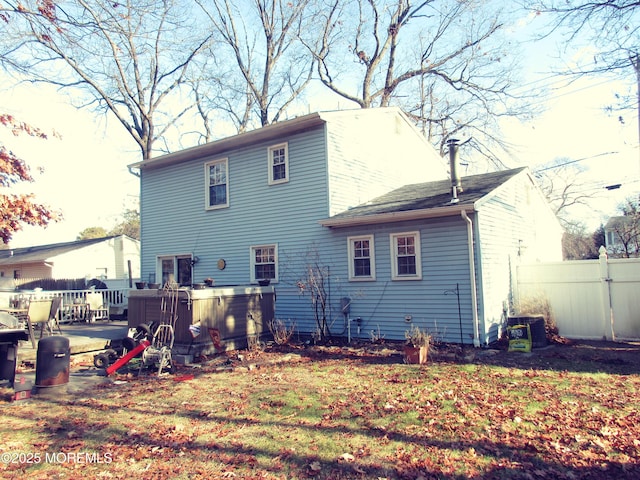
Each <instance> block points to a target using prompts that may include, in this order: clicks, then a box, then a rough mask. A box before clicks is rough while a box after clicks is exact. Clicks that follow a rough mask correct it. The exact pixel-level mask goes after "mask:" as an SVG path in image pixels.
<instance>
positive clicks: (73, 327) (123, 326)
mask: <svg viewBox="0 0 640 480" xmlns="http://www.w3.org/2000/svg"><path fill="white" fill-rule="evenodd" d="M60 329H61V330H62V336H63V337H66V338H68V339H69V348H70V349H71V355H76V354H80V353H87V352H95V351H98V350H104V347H105V345H106V343H107V342H108V341H109V340H114V339H118V338H124V337H126V336H127V331H128V328H127V321H126V320H117V321H109V322H107V321H97V322H94V323H84V322H83V323H72V324H62V325H60ZM36 335H37V334H36ZM37 351H38V341H36V348H33V347H32V346H31V341H26V342H21V345H20V346H19V347H18V364H20V363H35V361H36V357H37Z"/></svg>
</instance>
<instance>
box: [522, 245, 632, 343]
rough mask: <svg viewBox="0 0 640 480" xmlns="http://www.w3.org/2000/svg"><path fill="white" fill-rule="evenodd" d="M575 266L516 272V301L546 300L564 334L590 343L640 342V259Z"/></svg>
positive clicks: (534, 267)
mask: <svg viewBox="0 0 640 480" xmlns="http://www.w3.org/2000/svg"><path fill="white" fill-rule="evenodd" d="M600 253H601V255H600V259H599V260H572V261H565V262H552V263H539V264H531V265H520V266H518V267H517V287H516V291H515V292H514V293H515V297H516V299H518V298H519V299H523V298H527V297H536V296H543V297H546V299H547V300H548V301H549V303H550V304H551V309H552V311H553V315H554V317H555V320H556V323H557V325H558V331H559V334H560V335H562V336H564V337H567V338H574V339H586V340H603V339H605V340H639V339H640V259H639V258H619V259H608V258H607V255H606V253H605V251H604V249H601V251H600Z"/></svg>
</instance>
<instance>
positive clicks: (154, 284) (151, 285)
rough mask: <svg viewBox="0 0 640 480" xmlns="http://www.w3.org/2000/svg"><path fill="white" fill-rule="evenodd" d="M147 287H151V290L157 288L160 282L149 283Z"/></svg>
mask: <svg viewBox="0 0 640 480" xmlns="http://www.w3.org/2000/svg"><path fill="white" fill-rule="evenodd" d="M149 288H150V289H152V290H153V289H156V290H157V289H158V288H160V284H159V283H150V284H149Z"/></svg>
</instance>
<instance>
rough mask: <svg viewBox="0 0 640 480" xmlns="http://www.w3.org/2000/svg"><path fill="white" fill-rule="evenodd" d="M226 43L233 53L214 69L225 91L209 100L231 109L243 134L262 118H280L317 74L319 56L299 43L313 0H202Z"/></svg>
mask: <svg viewBox="0 0 640 480" xmlns="http://www.w3.org/2000/svg"><path fill="white" fill-rule="evenodd" d="M196 1H197V3H198V4H199V5H200V6H201V7H202V10H203V11H204V12H205V13H206V16H207V18H208V19H209V21H210V23H211V25H212V27H213V30H214V32H215V33H216V35H217V36H219V40H220V44H219V45H217V46H216V52H217V53H220V52H222V51H224V50H222V46H225V47H226V51H228V52H229V53H230V54H231V58H233V59H234V62H233V63H235V67H233V66H231V65H230V64H228V63H226V64H225V65H224V67H223V69H222V71H220V70H216V71H215V72H214V74H215V75H214V78H213V80H212V81H213V83H214V84H215V85H217V87H218V88H216V91H218V92H220V95H217V96H215V97H213V98H209V102H210V104H211V105H213V106H214V107H215V108H216V109H218V110H220V111H224V112H226V114H227V116H228V118H230V119H231V120H232V121H233V122H234V124H235V125H236V127H237V129H238V131H239V132H242V131H245V130H247V129H248V128H250V127H251V126H252V125H253V124H254V121H255V118H256V116H257V119H258V122H259V125H260V126H265V125H269V124H270V123H274V122H277V121H278V120H279V119H280V117H281V116H282V115H283V113H284V112H285V111H286V110H287V108H288V107H289V106H290V105H291V104H292V103H293V102H295V101H296V100H297V99H298V98H299V96H300V95H301V94H302V92H303V91H304V89H305V88H306V86H307V85H308V83H309V81H310V80H311V76H312V73H313V59H312V58H311V57H310V56H309V55H308V54H307V52H306V51H305V50H304V49H302V48H301V45H300V44H299V42H298V40H297V39H298V37H299V35H300V29H301V25H302V20H303V18H304V13H305V9H306V8H307V5H308V3H309V0H300V1H297V2H288V1H284V0H243V1H233V2H232V1H231V0H196Z"/></svg>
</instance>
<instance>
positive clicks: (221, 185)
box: [204, 158, 229, 210]
mask: <svg viewBox="0 0 640 480" xmlns="http://www.w3.org/2000/svg"><path fill="white" fill-rule="evenodd" d="M204 168H205V179H206V187H207V195H206V208H207V209H208V210H211V209H215V208H224V207H228V206H229V175H228V171H229V161H228V159H226V158H223V159H221V160H214V161H213V162H208V163H206V164H205V166H204Z"/></svg>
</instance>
